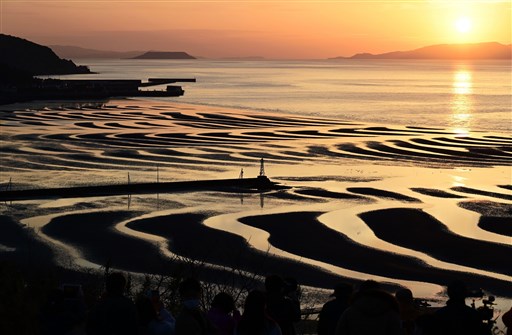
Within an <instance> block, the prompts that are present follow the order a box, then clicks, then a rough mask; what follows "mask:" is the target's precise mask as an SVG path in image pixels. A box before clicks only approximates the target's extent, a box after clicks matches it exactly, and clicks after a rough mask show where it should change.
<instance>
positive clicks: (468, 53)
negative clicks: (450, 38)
mask: <svg viewBox="0 0 512 335" xmlns="http://www.w3.org/2000/svg"><path fill="white" fill-rule="evenodd" d="M511 57H512V46H511V45H503V44H500V43H497V42H488V43H468V44H438V45H431V46H427V47H423V48H419V49H415V50H410V51H393V52H387V53H383V54H370V53H359V54H355V55H354V56H352V57H336V58H335V59H511Z"/></svg>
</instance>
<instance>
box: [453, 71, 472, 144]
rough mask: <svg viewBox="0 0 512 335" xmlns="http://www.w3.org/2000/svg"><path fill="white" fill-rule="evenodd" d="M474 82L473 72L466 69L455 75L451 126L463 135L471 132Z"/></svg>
mask: <svg viewBox="0 0 512 335" xmlns="http://www.w3.org/2000/svg"><path fill="white" fill-rule="evenodd" d="M472 93H473V80H472V76H471V72H470V71H468V70H466V69H459V70H457V71H456V72H455V73H454V76H453V84H452V94H453V95H452V101H451V107H452V120H451V124H452V127H453V129H454V131H455V132H456V133H458V134H461V135H466V134H468V132H469V129H470V125H471V121H472V119H473V118H472V111H473V102H472V97H471V95H472Z"/></svg>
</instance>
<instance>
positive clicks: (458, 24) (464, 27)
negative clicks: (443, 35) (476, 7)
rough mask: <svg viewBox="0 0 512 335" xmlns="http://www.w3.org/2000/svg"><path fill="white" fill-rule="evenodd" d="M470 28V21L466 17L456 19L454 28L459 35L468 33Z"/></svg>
mask: <svg viewBox="0 0 512 335" xmlns="http://www.w3.org/2000/svg"><path fill="white" fill-rule="evenodd" d="M471 27H472V24H471V20H470V19H469V18H468V17H466V16H463V17H460V18H458V19H457V21H455V28H456V29H457V31H458V32H460V33H467V32H469V31H470V30H471Z"/></svg>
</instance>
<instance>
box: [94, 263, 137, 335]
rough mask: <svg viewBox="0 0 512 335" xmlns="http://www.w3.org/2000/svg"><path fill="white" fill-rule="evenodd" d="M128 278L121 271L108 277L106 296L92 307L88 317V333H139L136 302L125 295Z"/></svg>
mask: <svg viewBox="0 0 512 335" xmlns="http://www.w3.org/2000/svg"><path fill="white" fill-rule="evenodd" d="M125 287H126V279H125V278H124V275H123V274H122V273H120V272H114V273H111V274H110V275H109V276H108V278H107V283H106V292H105V294H104V296H103V297H102V298H101V299H100V300H99V301H98V302H97V304H96V305H95V306H94V307H93V308H92V309H91V311H90V313H89V317H88V319H87V325H86V332H87V334H88V335H111V334H123V335H137V333H138V322H137V311H136V308H135V305H134V303H133V302H132V301H131V300H130V299H129V298H127V297H125V296H124V295H123V294H124V290H125Z"/></svg>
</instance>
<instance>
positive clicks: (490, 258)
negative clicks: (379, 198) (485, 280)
mask: <svg viewBox="0 0 512 335" xmlns="http://www.w3.org/2000/svg"><path fill="white" fill-rule="evenodd" d="M359 216H360V217H361V219H363V220H364V222H365V223H366V224H367V225H368V226H369V227H370V228H371V229H372V230H373V232H374V233H375V235H376V236H377V237H378V238H380V239H382V240H384V241H387V242H390V243H393V244H395V245H399V246H402V247H405V248H408V249H412V250H416V251H420V252H423V253H426V254H428V255H430V256H432V257H434V258H436V259H439V260H443V261H445V262H449V263H455V264H460V265H465V266H469V267H473V268H476V269H483V270H488V271H492V272H497V273H501V274H505V275H508V276H510V275H512V258H510V257H507V256H506V255H512V246H509V245H505V244H498V243H491V242H487V241H481V240H477V239H472V238H467V237H464V236H459V235H456V234H453V233H452V232H450V230H449V229H448V228H447V227H446V226H445V225H443V224H442V223H441V222H439V221H437V220H436V219H435V218H434V217H432V216H431V215H429V214H427V213H425V212H423V211H422V210H419V209H413V208H389V209H383V210H378V211H372V212H367V213H361V214H359ZM511 292H512V291H511Z"/></svg>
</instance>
